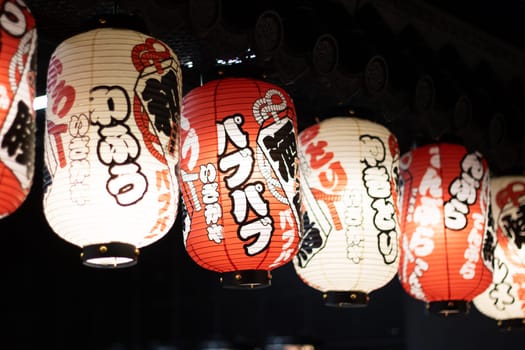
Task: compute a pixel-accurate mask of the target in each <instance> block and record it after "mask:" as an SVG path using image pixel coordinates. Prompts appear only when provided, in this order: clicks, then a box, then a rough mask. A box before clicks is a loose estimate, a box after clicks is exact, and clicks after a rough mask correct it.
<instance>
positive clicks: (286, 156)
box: [263, 121, 297, 182]
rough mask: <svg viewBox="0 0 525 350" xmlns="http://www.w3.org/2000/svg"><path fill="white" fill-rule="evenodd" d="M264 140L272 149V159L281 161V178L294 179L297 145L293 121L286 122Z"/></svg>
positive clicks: (270, 149)
mask: <svg viewBox="0 0 525 350" xmlns="http://www.w3.org/2000/svg"><path fill="white" fill-rule="evenodd" d="M263 142H264V145H265V146H266V148H268V150H269V151H270V156H271V157H272V159H273V160H274V161H275V162H278V163H279V173H280V174H281V178H282V179H284V181H285V182H288V180H289V179H293V178H294V177H295V159H296V156H297V147H296V143H295V133H294V129H293V125H292V122H291V121H288V122H286V123H285V124H284V125H283V126H282V127H281V128H280V129H279V130H278V131H277V132H276V133H275V134H274V135H273V136H266V137H265V138H264V139H263Z"/></svg>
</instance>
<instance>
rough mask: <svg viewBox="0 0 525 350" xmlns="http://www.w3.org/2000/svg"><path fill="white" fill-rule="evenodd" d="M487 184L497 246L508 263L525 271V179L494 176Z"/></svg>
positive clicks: (521, 177) (523, 177) (522, 177)
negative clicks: (490, 196) (490, 195)
mask: <svg viewBox="0 0 525 350" xmlns="http://www.w3.org/2000/svg"><path fill="white" fill-rule="evenodd" d="M490 184H491V191H492V192H491V193H492V208H493V216H494V220H495V226H496V236H497V240H498V245H499V246H501V250H502V252H503V254H505V256H506V258H507V260H508V261H509V263H511V264H512V265H513V266H516V267H517V268H525V176H510V175H509V176H500V177H495V178H494V179H492V180H491V182H490Z"/></svg>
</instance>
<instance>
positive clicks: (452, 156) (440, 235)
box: [399, 143, 492, 316]
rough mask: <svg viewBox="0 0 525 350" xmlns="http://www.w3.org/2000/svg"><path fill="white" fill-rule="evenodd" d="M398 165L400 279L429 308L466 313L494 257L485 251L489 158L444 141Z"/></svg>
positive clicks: (488, 274) (486, 283)
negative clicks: (490, 258) (399, 190)
mask: <svg viewBox="0 0 525 350" xmlns="http://www.w3.org/2000/svg"><path fill="white" fill-rule="evenodd" d="M400 168H401V172H400V174H401V182H402V185H401V192H402V195H401V196H402V205H401V217H400V220H401V232H402V234H401V240H400V245H401V261H400V265H399V278H400V280H401V284H402V286H403V288H404V289H405V291H406V292H407V293H408V294H409V295H411V296H412V297H414V298H415V299H418V300H421V301H424V302H426V303H427V307H428V309H429V310H430V311H432V312H436V313H438V314H442V315H444V316H447V315H449V314H458V313H465V312H467V311H468V307H469V305H470V304H469V303H470V301H471V300H472V298H474V297H475V296H476V295H478V294H480V293H482V292H483V291H484V290H485V289H486V288H487V287H488V286H489V284H490V283H491V281H492V272H491V270H490V269H489V267H491V266H492V265H491V264H492V262H490V261H485V260H484V256H486V255H487V254H485V255H484V254H483V248H484V243H485V242H486V241H488V240H487V239H486V237H485V235H486V234H487V233H486V232H487V231H488V230H487V229H488V217H489V202H490V198H489V192H490V191H489V188H490V187H489V171H488V169H487V163H486V161H485V160H484V158H483V157H482V155H481V154H480V153H479V152H468V151H467V150H466V149H465V147H463V146H461V145H457V144H447V143H443V144H432V145H426V146H422V147H418V148H416V149H414V150H412V151H410V152H408V153H406V154H404V155H403V156H402V157H401V162H400Z"/></svg>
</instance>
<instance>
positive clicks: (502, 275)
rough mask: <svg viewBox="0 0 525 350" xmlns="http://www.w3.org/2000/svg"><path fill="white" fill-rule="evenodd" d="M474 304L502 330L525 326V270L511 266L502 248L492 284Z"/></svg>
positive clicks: (497, 259) (497, 258) (498, 254)
mask: <svg viewBox="0 0 525 350" xmlns="http://www.w3.org/2000/svg"><path fill="white" fill-rule="evenodd" d="M472 302H473V304H474V306H475V307H476V309H477V310H478V311H479V312H481V313H482V314H483V315H485V316H487V317H489V318H492V319H494V320H496V321H497V324H498V326H499V327H501V328H502V329H510V328H514V327H516V326H519V327H523V326H525V268H521V269H519V268H517V267H516V266H515V265H514V264H512V263H511V262H509V260H508V258H507V257H506V256H505V254H504V253H503V251H502V249H501V247H500V246H499V245H496V248H495V249H494V272H493V280H492V283H491V285H490V286H489V287H488V288H487V289H486V290H485V291H484V292H483V293H481V294H480V295H478V296H476V297H475V298H474V299H473V300H472Z"/></svg>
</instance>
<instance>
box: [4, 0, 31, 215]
mask: <svg viewBox="0 0 525 350" xmlns="http://www.w3.org/2000/svg"><path fill="white" fill-rule="evenodd" d="M0 5H1V9H0V48H1V50H0V72H1V74H0V218H3V217H5V216H7V215H9V214H11V213H13V212H14V211H15V210H16V209H18V208H19V207H20V205H21V204H22V203H23V202H24V200H25V198H26V196H27V194H28V193H29V190H30V188H31V185H32V183H33V174H34V170H35V131H36V127H35V110H34V108H33V100H34V98H35V87H36V45H37V34H36V29H35V20H34V18H33V16H32V15H31V13H30V11H29V9H28V8H27V7H26V6H25V5H24V3H23V2H22V1H2V0H0Z"/></svg>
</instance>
